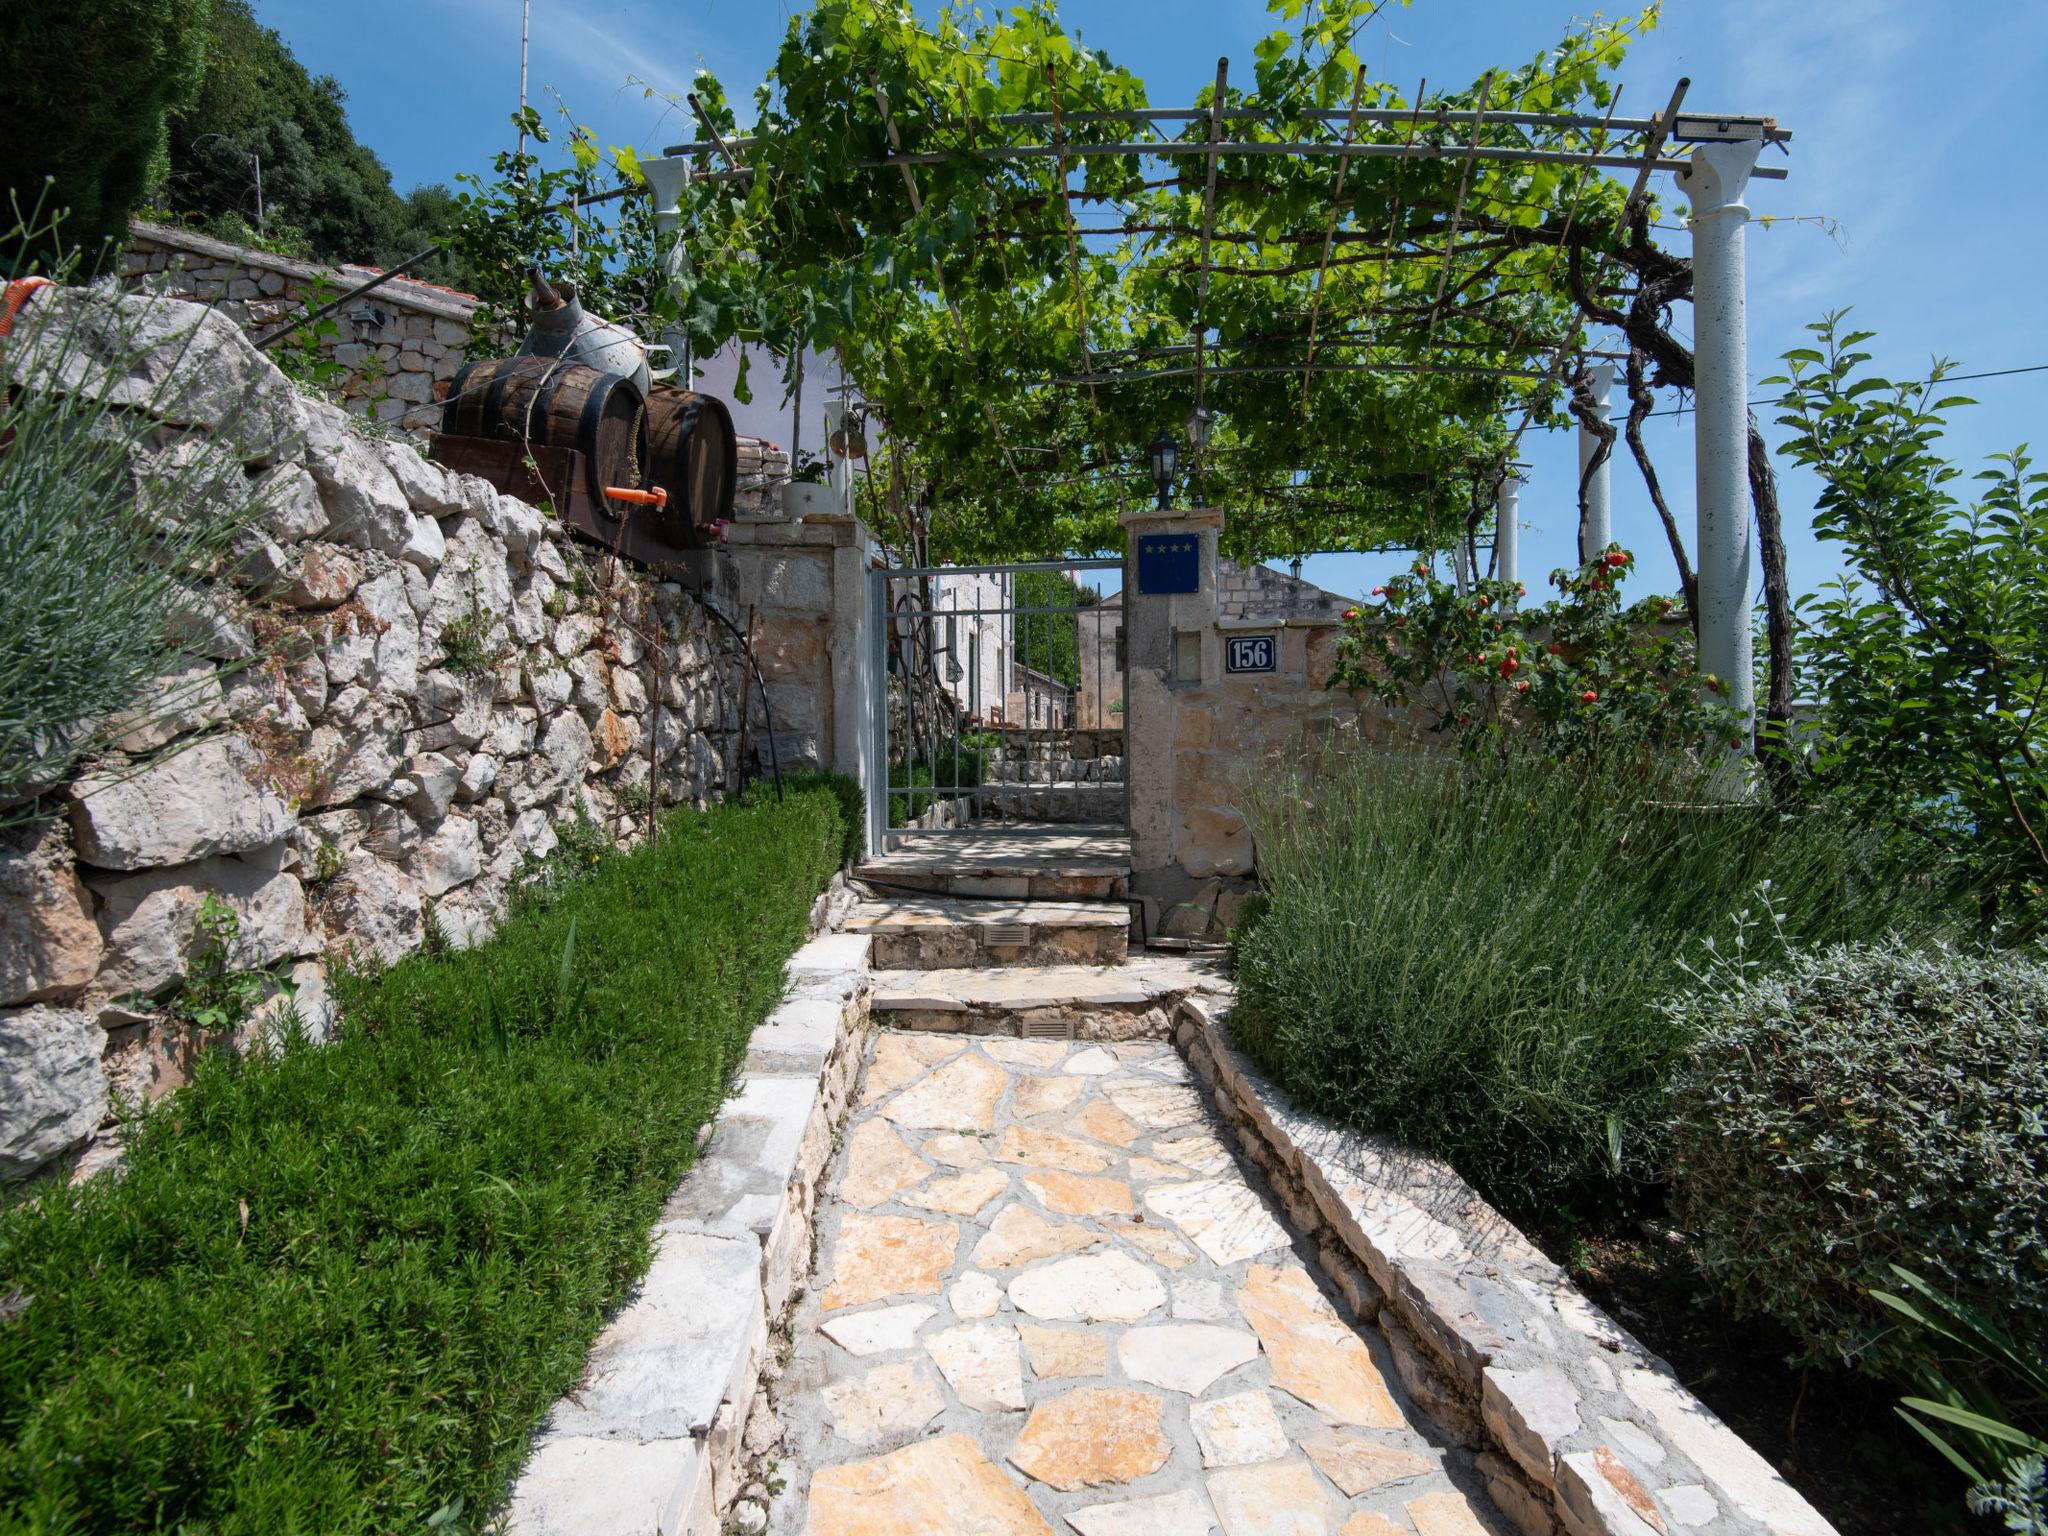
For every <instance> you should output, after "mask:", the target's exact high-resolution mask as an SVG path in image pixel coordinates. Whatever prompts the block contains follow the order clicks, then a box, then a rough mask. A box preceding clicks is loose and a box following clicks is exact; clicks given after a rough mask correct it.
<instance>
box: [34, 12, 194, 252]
mask: <svg viewBox="0 0 2048 1536" xmlns="http://www.w3.org/2000/svg"><path fill="white" fill-rule="evenodd" d="M208 9H209V7H208V3H207V0H89V3H87V4H79V3H78V0H9V3H8V4H7V5H6V6H5V7H0V98H4V99H5V100H6V102H7V117H8V123H7V132H6V134H5V135H4V136H0V215H4V214H5V212H6V209H7V202H8V199H9V198H10V197H12V198H13V199H15V200H16V201H17V202H18V204H19V206H21V207H22V208H25V209H26V208H34V207H36V206H37V205H38V203H40V202H43V200H44V198H45V178H51V181H50V184H49V187H48V205H47V211H49V212H52V213H54V212H57V211H58V210H60V209H62V210H69V214H70V217H69V219H68V220H67V222H66V229H65V233H66V234H67V235H68V236H69V237H70V239H71V240H72V241H73V242H75V243H77V244H80V245H83V246H84V247H85V248H86V251H87V254H88V256H89V257H90V258H91V259H92V260H93V261H94V262H97V261H98V259H99V257H100V255H101V251H102V246H103V243H105V242H112V243H113V249H114V250H116V251H118V250H120V249H121V248H122V247H123V246H125V245H126V243H127V237H128V215H129V213H130V212H131V211H132V210H133V209H135V208H136V207H137V206H139V205H140V204H141V202H142V201H143V198H144V196H145V194H146V193H147V192H148V190H149V187H150V185H151V183H152V182H154V181H156V180H158V179H160V178H161V177H162V176H163V174H164V173H165V172H166V171H168V170H169V169H170V161H169V153H168V133H167V128H166V119H167V117H168V116H169V115H170V114H172V113H174V112H175V111H177V109H178V108H179V107H181V106H184V105H185V104H187V103H189V102H190V101H191V100H192V98H193V96H194V95H195V94H196V93H197V92H198V89H199V82H200V79H201V76H202V71H203V69H204V67H205V60H206V40H207V13H208ZM55 244H56V241H55V238H54V233H53V232H52V231H48V230H44V231H41V232H39V236H38V238H37V239H36V241H34V242H33V243H32V245H31V248H30V254H38V255H42V256H45V257H47V256H48V255H49V254H50V253H51V251H52V250H53V248H54V246H55ZM13 254H14V253H13V252H11V251H4V250H0V265H4V264H5V263H6V261H7V258H8V257H10V256H12V255H13Z"/></svg>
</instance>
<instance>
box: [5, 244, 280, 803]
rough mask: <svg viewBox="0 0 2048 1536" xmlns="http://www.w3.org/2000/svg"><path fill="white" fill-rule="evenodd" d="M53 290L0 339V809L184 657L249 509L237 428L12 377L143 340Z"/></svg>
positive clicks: (115, 314) (84, 301) (88, 361)
mask: <svg viewBox="0 0 2048 1536" xmlns="http://www.w3.org/2000/svg"><path fill="white" fill-rule="evenodd" d="M7 244H8V241H7V239H6V238H5V237H4V236H0V251H4V250H5V248H6V246H7ZM60 275H61V274H60ZM65 299H66V303H65V304H64V305H63V306H61V307H60V306H58V305H56V304H54V303H53V302H52V301H51V300H50V299H49V298H47V297H46V298H44V299H41V300H38V301H36V302H35V303H34V304H32V305H31V306H30V307H29V308H28V309H27V310H25V311H24V312H23V314H22V315H21V317H20V319H19V320H18V321H17V323H16V328H15V335H14V338H13V339H12V340H11V341H10V342H9V343H8V345H7V346H6V347H5V348H0V442H8V440H9V439H10V438H11V439H12V442H11V444H10V445H9V446H8V448H7V449H6V451H5V452H0V610H4V611H5V613H6V615H7V622H6V623H5V624H4V625H0V805H6V804H8V803H10V802H14V801H19V800H21V799H23V798H25V797H26V796H28V795H30V794H33V793H35V792H36V791H37V790H39V789H41V788H44V787H47V786H49V785H51V784H56V783H61V782H62V781H63V779H64V778H65V777H66V776H67V774H68V772H69V770H70V768H71V765H72V764H73V763H74V762H75V761H76V760H77V759H78V758H79V757H80V756H82V755H84V754H85V753H87V752H90V751H93V750H95V749H97V748H100V747H103V746H105V745H107V744H108V741H109V739H110V737H111V735H112V734H114V733H112V732H110V731H109V730H108V728H107V721H108V717H109V716H110V715H112V714H113V713H114V712H115V711H117V710H121V709H123V708H124V707H130V706H134V705H135V704H136V703H137V696H138V692H139V691H140V690H143V689H144V687H145V685H147V684H149V683H150V682H151V681H152V680H153V679H155V678H157V677H159V676H160V675H163V674H167V673H172V672H175V671H177V670H178V668H179V667H180V666H181V664H183V663H185V662H187V661H189V660H191V659H192V658H193V655H194V652H193V650H192V643H191V641H190V640H189V639H188V638H183V637H189V636H191V635H194V634H200V633H204V631H205V629H206V627H207V622H208V621H207V618H206V614H207V612H208V608H207V604H208V601H209V599H208V598H207V596H206V586H207V581H206V578H207V577H208V576H210V575H211V574H212V573H213V572H214V571H215V570H216V569H217V568H218V563H219V561H220V559H221V557H222V555H223V554H224V552H225V551H226V549H227V546H228V542H229V540H230V539H231V538H232V537H233V535H234V534H235V533H236V532H237V531H238V530H239V529H240V528H241V527H242V526H243V525H244V524H245V523H247V522H248V521H250V520H251V519H252V518H253V517H254V516H255V515H256V513H257V511H258V510H259V509H258V506H257V504H256V502H255V500H254V499H253V498H252V496H251V494H250V490H249V482H248V479H247V477H246V475H245V474H244V472H243V469H242V465H241V462H240V459H239V456H238V455H237V454H236V453H235V452H234V451H233V434H232V432H230V433H228V434H227V437H228V441H227V442H226V443H225V444H223V443H220V442H218V441H215V440H214V439H213V438H211V437H209V435H208V434H207V433H204V432H200V431H196V430H194V431H188V432H180V431H174V430H172V429H168V428H163V427H160V426H159V425H158V424H157V423H156V422H154V421H152V420H151V419H150V416H149V414H148V410H147V406H146V404H145V408H144V409H141V410H130V409H123V408H120V407H117V406H113V405H110V404H108V403H106V402H105V401H103V400H101V399H97V398H94V397H92V396H90V395H87V394H84V393H72V394H58V393H54V392H45V391H41V390H37V389H32V388H28V387H26V386H24V385H22V384H21V382H20V380H21V377H22V375H23V374H24V373H29V374H32V375H33V376H34V377H36V378H38V379H41V378H46V377H52V376H61V375H62V374H63V373H65V372H75V371H80V370H82V369H84V368H85V367H87V366H92V367H100V366H105V367H108V368H110V369H111V370H112V371H113V372H114V373H115V374H116V375H117V376H118V375H119V374H120V373H121V372H122V371H123V369H124V364H125V362H126V361H127V358H126V357H124V355H123V354H124V353H129V352H131V351H132V352H133V353H137V354H139V353H140V352H141V351H142V350H143V348H142V346H141V343H140V342H139V340H136V339H134V324H135V315H134V313H133V312H132V311H128V310H122V309H117V308H115V307H114V306H113V305H111V304H109V305H105V306H102V305H101V304H100V303H99V302H98V301H97V300H95V299H90V298H80V297H78V295H77V294H76V292H75V291H74V292H71V293H67V294H66V295H65ZM192 334H193V335H194V336H197V334H198V332H196V331H195V332H193V333H192ZM166 362H167V358H166V357H165V356H157V357H155V358H152V359H151V366H152V368H154V369H165V368H166ZM165 437H169V438H172V439H174V440H173V441H171V442H169V443H164V442H163V441H162V439H163V438H165ZM172 692H175V690H172ZM196 696H197V695H196V691H195V690H193V689H191V688H189V687H188V688H186V689H185V691H184V694H183V696H182V697H173V696H170V695H169V694H165V695H164V696H160V697H158V698H157V699H156V701H155V703H154V706H153V711H152V712H154V713H158V714H169V713H174V712H176V711H178V710H181V709H185V708H188V707H190V705H191V704H192V703H193V702H194V699H195V698H196ZM131 723H132V722H131Z"/></svg>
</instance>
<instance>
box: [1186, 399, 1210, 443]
mask: <svg viewBox="0 0 2048 1536" xmlns="http://www.w3.org/2000/svg"><path fill="white" fill-rule="evenodd" d="M1215 425H1216V413H1215V412H1214V411H1212V410H1210V409H1209V407H1207V406H1206V405H1198V406H1196V407H1195V408H1194V409H1193V410H1192V411H1190V412H1188V420H1187V428H1188V441H1189V442H1190V443H1192V444H1193V445H1194V449H1195V452H1196V453H1200V452H1201V451H1202V450H1203V449H1204V448H1207V447H1208V446H1209V429H1210V428H1211V427H1213V426H1215Z"/></svg>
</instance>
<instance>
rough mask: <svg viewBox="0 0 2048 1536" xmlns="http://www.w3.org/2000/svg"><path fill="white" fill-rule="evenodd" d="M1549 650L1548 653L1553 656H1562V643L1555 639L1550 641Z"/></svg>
mask: <svg viewBox="0 0 2048 1536" xmlns="http://www.w3.org/2000/svg"><path fill="white" fill-rule="evenodd" d="M1549 650H1550V654H1551V655H1553V656H1562V655H1563V654H1564V646H1563V644H1562V643H1561V642H1559V641H1556V640H1553V641H1551V642H1550V646H1549Z"/></svg>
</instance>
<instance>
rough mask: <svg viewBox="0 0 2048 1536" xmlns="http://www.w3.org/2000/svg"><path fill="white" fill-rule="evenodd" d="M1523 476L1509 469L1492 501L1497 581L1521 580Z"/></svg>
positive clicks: (1495, 576) (1494, 558)
mask: <svg viewBox="0 0 2048 1536" xmlns="http://www.w3.org/2000/svg"><path fill="white" fill-rule="evenodd" d="M1521 516H1522V477H1521V476H1520V475H1518V474H1516V473H1514V471H1512V470H1510V471H1509V472H1508V473H1507V474H1506V475H1504V476H1502V477H1501V482H1500V489H1499V490H1498V491H1497V492H1495V493H1494V503H1493V575H1494V579H1495V580H1496V581H1518V580H1520V579H1521V576H1520V571H1521V548H1522V525H1521Z"/></svg>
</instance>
